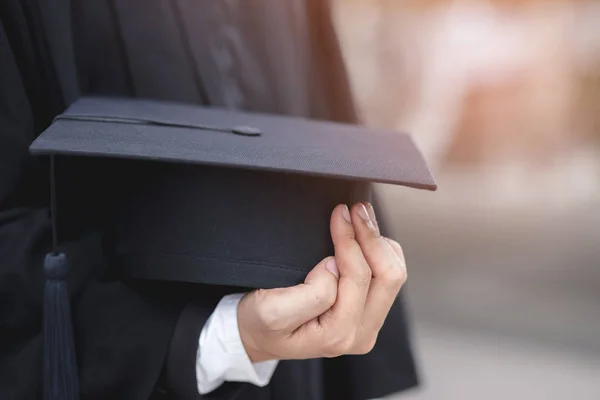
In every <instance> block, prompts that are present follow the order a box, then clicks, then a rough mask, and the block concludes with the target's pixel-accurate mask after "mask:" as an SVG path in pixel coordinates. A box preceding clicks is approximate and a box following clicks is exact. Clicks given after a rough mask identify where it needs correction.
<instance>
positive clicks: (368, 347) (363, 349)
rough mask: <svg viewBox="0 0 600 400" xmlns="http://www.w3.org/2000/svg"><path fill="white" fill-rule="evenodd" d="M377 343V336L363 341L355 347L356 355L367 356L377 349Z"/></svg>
mask: <svg viewBox="0 0 600 400" xmlns="http://www.w3.org/2000/svg"><path fill="white" fill-rule="evenodd" d="M376 343H377V336H373V337H369V338H366V339H364V340H362V341H361V342H360V343H358V344H357V346H356V347H355V354H359V355H365V354H368V353H370V352H371V351H372V350H373V349H374V348H375V344H376Z"/></svg>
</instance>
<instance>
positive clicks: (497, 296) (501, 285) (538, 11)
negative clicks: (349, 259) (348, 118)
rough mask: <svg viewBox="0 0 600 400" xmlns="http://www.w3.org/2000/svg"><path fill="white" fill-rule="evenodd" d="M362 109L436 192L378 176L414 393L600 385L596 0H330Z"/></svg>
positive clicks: (528, 391) (478, 394) (517, 392)
mask: <svg viewBox="0 0 600 400" xmlns="http://www.w3.org/2000/svg"><path fill="white" fill-rule="evenodd" d="M336 17H337V26H338V31H339V33H340V38H341V40H342V44H343V47H344V52H345V57H346V61H347V63H348V65H349V68H350V71H351V74H352V78H353V86H354V91H355V96H356V98H357V101H358V103H359V105H360V109H361V111H362V115H363V119H364V122H365V123H366V124H369V125H371V126H377V127H383V128H389V129H396V130H402V131H407V132H409V133H411V134H412V135H413V137H414V139H415V141H416V142H417V143H418V145H419V147H420V148H421V149H422V150H423V152H424V154H425V156H426V158H427V159H428V161H429V163H430V164H431V165H432V167H433V169H434V172H435V174H436V176H437V178H438V183H439V185H440V189H439V191H438V192H436V193H424V192H423V193H421V192H414V191H410V190H405V189H402V188H391V187H387V186H385V185H382V186H380V187H379V188H378V190H380V191H381V192H382V193H384V198H385V200H386V201H385V206H386V207H387V209H388V210H389V212H390V213H392V215H393V216H394V221H395V233H396V235H397V237H398V238H399V239H400V241H401V243H402V244H403V246H404V249H405V252H406V254H407V260H408V264H409V284H408V287H407V288H406V290H407V293H408V296H409V302H410V304H411V305H412V307H411V314H412V315H413V317H414V319H415V321H416V331H415V338H416V341H417V343H418V345H419V349H420V352H421V354H422V358H421V361H422V365H423V371H424V377H425V381H426V384H425V387H424V389H423V390H422V391H420V392H419V393H416V394H414V395H413V397H410V398H414V399H422V400H425V399H467V400H468V399H479V398H486V399H496V398H498V399H504V398H506V397H507V396H509V397H510V398H519V399H520V398H526V399H554V398H556V399H559V398H560V399H562V398H565V397H567V396H571V397H572V398H574V399H600V383H599V382H600V381H598V378H597V377H598V373H599V372H600V334H599V332H600V311H598V310H600V261H599V260H600V150H599V149H600V148H599V147H598V144H599V142H600V141H599V139H600V2H597V1H583V0H580V1H568V0H554V1H550V0H544V1H542V0H495V1H484V0H455V1H450V0H435V1H434V0H432V1H425V0H421V1H416V0H410V1H409V0H404V1H402V0H398V1H392V0H337V1H336Z"/></svg>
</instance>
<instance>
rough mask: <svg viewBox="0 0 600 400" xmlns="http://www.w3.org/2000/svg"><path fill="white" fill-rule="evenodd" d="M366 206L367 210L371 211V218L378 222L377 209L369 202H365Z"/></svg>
mask: <svg viewBox="0 0 600 400" xmlns="http://www.w3.org/2000/svg"><path fill="white" fill-rule="evenodd" d="M365 207H366V208H367V211H368V212H369V217H370V218H371V221H373V222H374V223H377V217H375V209H374V208H373V205H372V204H371V203H369V202H365Z"/></svg>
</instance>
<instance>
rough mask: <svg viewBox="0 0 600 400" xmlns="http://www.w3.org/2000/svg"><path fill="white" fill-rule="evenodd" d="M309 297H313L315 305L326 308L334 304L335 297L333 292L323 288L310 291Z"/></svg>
mask: <svg viewBox="0 0 600 400" xmlns="http://www.w3.org/2000/svg"><path fill="white" fill-rule="evenodd" d="M311 296H312V297H313V301H314V303H315V304H317V305H318V306H322V307H327V308H330V307H331V306H332V305H333V304H334V303H335V299H336V297H337V296H336V292H335V291H334V290H330V289H329V288H328V287H325V286H323V287H320V288H315V289H313V290H312V291H311Z"/></svg>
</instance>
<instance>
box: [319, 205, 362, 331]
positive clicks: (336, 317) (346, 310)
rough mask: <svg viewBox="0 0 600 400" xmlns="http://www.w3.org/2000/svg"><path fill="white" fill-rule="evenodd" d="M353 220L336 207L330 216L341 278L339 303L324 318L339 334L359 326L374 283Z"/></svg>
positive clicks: (342, 207)
mask: <svg viewBox="0 0 600 400" xmlns="http://www.w3.org/2000/svg"><path fill="white" fill-rule="evenodd" d="M353 218H355V217H354V216H352V217H351V216H350V212H349V210H348V207H347V206H346V205H339V206H337V207H336V208H335V209H334V210H333V213H332V215H331V237H332V240H333V245H334V249H335V259H336V261H337V266H338V269H339V272H340V277H339V282H338V293H337V300H336V302H335V304H334V306H333V307H332V308H331V310H330V311H329V312H328V313H326V314H325V315H323V316H322V317H321V318H322V321H323V323H328V324H332V325H333V326H332V327H331V329H334V330H338V331H339V332H345V331H347V330H348V329H350V328H352V327H355V326H356V325H357V324H358V323H359V322H360V320H361V315H362V312H363V309H364V306H365V301H366V298H367V293H368V291H369V284H370V282H371V269H370V268H369V265H368V264H367V260H366V259H365V257H364V256H363V253H362V250H361V248H360V245H359V244H358V242H357V241H356V237H355V233H354V226H353V224H352V219H353Z"/></svg>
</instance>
